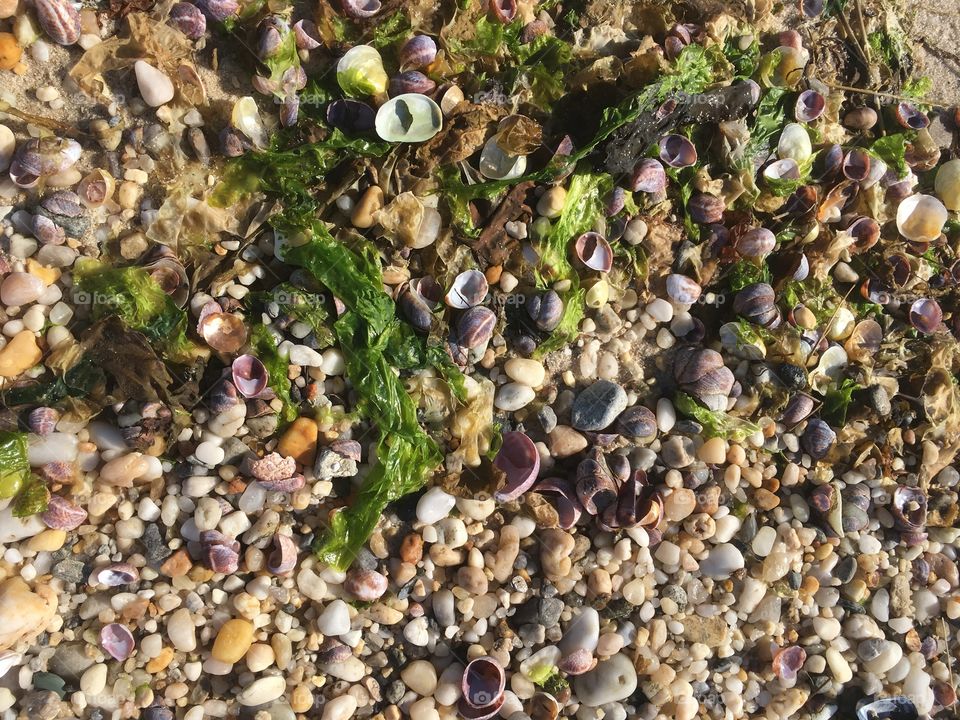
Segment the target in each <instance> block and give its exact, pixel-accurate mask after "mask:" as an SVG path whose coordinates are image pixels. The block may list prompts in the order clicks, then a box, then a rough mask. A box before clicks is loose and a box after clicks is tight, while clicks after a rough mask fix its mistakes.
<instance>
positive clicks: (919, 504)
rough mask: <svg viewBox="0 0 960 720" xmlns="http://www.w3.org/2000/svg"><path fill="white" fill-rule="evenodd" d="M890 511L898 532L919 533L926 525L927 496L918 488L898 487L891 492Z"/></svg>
mask: <svg viewBox="0 0 960 720" xmlns="http://www.w3.org/2000/svg"><path fill="white" fill-rule="evenodd" d="M890 511H891V513H892V514H893V517H894V521H895V524H896V527H897V529H898V530H902V531H905V532H921V531H923V529H924V527H925V526H926V524H927V496H926V495H925V494H924V492H923V491H922V490H921V489H919V488H915V487H909V486H906V485H898V486H897V489H896V490H894V491H893V497H892V498H891V503H890Z"/></svg>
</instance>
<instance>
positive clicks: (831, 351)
mask: <svg viewBox="0 0 960 720" xmlns="http://www.w3.org/2000/svg"><path fill="white" fill-rule="evenodd" d="M846 366H847V351H846V350H844V349H843V348H842V347H840V346H839V345H831V346H830V347H828V348H827V349H826V350H824V351H823V354H822V355H821V356H820V362H819V363H817V367H816V368H814V370H813V372H811V373H810V387H812V388H813V389H814V390H816V391H817V392H819V393H822V392H824V391H825V390H826V389H827V386H828V385H829V384H830V383H831V381H834V380H839V379H840V377H841V375H842V374H843V369H844V368H845V367H846Z"/></svg>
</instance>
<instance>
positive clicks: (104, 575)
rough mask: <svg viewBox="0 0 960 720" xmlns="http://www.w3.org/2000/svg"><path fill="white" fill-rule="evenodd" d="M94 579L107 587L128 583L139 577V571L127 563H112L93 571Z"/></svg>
mask: <svg viewBox="0 0 960 720" xmlns="http://www.w3.org/2000/svg"><path fill="white" fill-rule="evenodd" d="M94 577H95V578H96V581H97V582H98V583H99V584H100V585H105V586H107V587H119V586H120V585H129V584H130V583H134V582H136V581H137V580H139V579H140V571H139V570H137V569H136V568H135V567H134V566H133V565H131V564H129V563H112V564H110V565H107V566H106V567H102V568H100V569H99V570H97V571H96V573H94Z"/></svg>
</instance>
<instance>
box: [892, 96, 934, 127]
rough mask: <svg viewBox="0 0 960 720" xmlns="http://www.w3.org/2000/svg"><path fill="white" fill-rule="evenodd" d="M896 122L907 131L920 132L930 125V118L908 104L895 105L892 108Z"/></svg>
mask: <svg viewBox="0 0 960 720" xmlns="http://www.w3.org/2000/svg"><path fill="white" fill-rule="evenodd" d="M893 116H894V118H896V120H897V122H898V123H899V124H900V125H901V126H902V127H905V128H907V129H908V130H922V129H923V128H925V127H928V126H929V125H930V118H928V117H927V115H926V113H923V112H920V110H918V109H917V108H916V107H914V106H913V105H911V104H910V103H905V102H901V103H897V104H896V106H895V107H894V108H893Z"/></svg>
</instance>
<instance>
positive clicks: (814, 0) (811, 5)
mask: <svg viewBox="0 0 960 720" xmlns="http://www.w3.org/2000/svg"><path fill="white" fill-rule="evenodd" d="M825 4H826V0H800V12H801V13H803V16H804V17H808V18H815V17H819V16H820V14H821V13H822V12H823V8H824V5H825Z"/></svg>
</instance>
